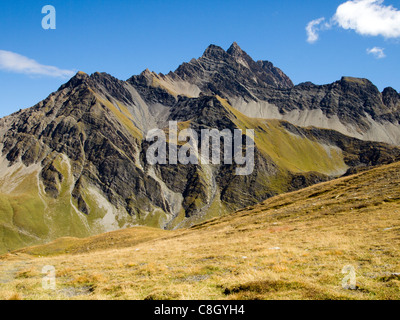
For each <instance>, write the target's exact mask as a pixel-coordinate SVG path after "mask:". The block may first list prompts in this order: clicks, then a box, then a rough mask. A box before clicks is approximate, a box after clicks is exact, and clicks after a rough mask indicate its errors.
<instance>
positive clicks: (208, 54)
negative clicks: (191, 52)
mask: <svg viewBox="0 0 400 320" xmlns="http://www.w3.org/2000/svg"><path fill="white" fill-rule="evenodd" d="M226 56H227V53H226V52H225V50H224V49H222V48H221V47H219V46H216V45H214V44H211V45H209V46H208V47H207V49H206V50H205V51H204V53H203V56H202V58H209V59H225V58H226Z"/></svg>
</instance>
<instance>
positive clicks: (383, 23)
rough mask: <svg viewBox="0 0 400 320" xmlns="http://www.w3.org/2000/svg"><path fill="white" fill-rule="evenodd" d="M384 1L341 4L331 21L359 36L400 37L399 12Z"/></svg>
mask: <svg viewBox="0 0 400 320" xmlns="http://www.w3.org/2000/svg"><path fill="white" fill-rule="evenodd" d="M383 2H384V0H353V1H347V2H345V3H343V4H341V5H340V6H339V7H338V8H337V11H336V14H335V16H334V17H333V20H334V22H335V23H337V24H338V25H339V26H340V27H341V28H343V29H351V30H355V31H356V32H357V33H359V34H361V35H367V36H383V37H385V38H397V37H400V11H399V10H397V9H396V8H394V7H393V6H385V5H384V4H383Z"/></svg>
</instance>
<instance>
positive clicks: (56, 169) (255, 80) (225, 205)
mask: <svg viewBox="0 0 400 320" xmlns="http://www.w3.org/2000/svg"><path fill="white" fill-rule="evenodd" d="M399 105H400V96H399V94H398V93H397V92H396V91H395V90H394V89H391V88H387V89H385V90H384V91H383V93H380V92H379V91H378V90H377V89H376V87H375V86H374V85H373V84H372V83H371V82H369V81H368V80H365V79H355V78H343V79H341V80H340V81H338V82H335V83H333V84H330V85H325V86H317V85H314V84H311V83H304V84H300V85H298V86H294V85H293V83H292V82H291V80H290V79H289V78H288V77H287V76H286V75H285V74H284V73H283V72H282V71H281V70H280V69H278V68H276V67H274V66H273V65H272V63H270V62H268V61H258V62H255V61H253V60H252V59H251V57H250V56H249V55H247V54H246V53H245V52H244V51H243V50H242V49H241V48H240V47H239V46H238V45H237V44H236V43H234V44H233V45H232V46H231V47H230V48H229V49H228V50H227V51H225V50H223V49H222V48H220V47H217V46H214V45H211V46H209V47H208V48H207V49H206V51H205V52H204V54H203V56H202V57H201V58H199V59H197V60H195V59H193V60H192V61H190V62H189V63H184V64H182V65H181V66H180V67H179V68H178V69H177V70H176V71H175V72H171V73H169V74H168V75H163V74H155V73H154V72H150V71H149V70H146V71H144V72H143V73H142V74H140V75H137V76H133V77H131V78H130V79H129V80H127V81H121V80H118V79H116V78H114V77H112V76H111V75H108V74H106V73H94V74H92V75H87V74H85V73H83V72H78V73H77V74H76V75H75V76H74V77H73V78H72V79H70V80H69V81H68V82H67V83H66V84H64V85H63V86H61V87H60V88H59V90H58V91H56V92H54V93H52V94H51V95H50V96H49V97H48V98H46V99H45V100H43V101H42V102H40V103H38V104H37V105H35V106H34V107H32V108H29V109H25V110H21V111H19V112H17V113H14V114H12V115H10V116H8V117H5V118H3V119H0V151H1V159H0V168H1V170H0V182H1V183H0V186H1V187H0V233H1V234H2V235H3V237H2V239H4V240H3V242H1V243H0V251H1V252H4V251H6V250H10V249H15V248H18V247H21V246H25V245H31V244H34V243H40V242H43V241H49V240H52V239H55V238H57V237H62V236H78V237H80V236H88V235H93V234H98V233H101V232H105V231H111V230H116V229H119V228H125V227H129V226H134V225H149V226H154V227H160V228H169V229H173V228H178V227H184V226H190V225H193V224H195V223H198V222H201V221H204V220H205V219H208V218H212V217H216V216H221V215H225V214H229V213H231V212H233V211H235V210H237V209H240V208H243V207H245V206H248V205H253V204H255V203H257V202H260V201H263V200H265V199H267V198H268V197H271V196H274V195H277V194H280V193H283V192H287V191H292V190H297V189H300V188H303V187H306V186H309V185H312V184H315V183H318V182H322V181H327V180H329V179H332V178H335V177H338V176H341V175H343V174H346V172H347V173H349V172H356V171H357V170H362V168H368V167H370V166H375V165H379V164H383V163H390V162H393V161H397V160H399V159H400V149H399V148H398V147H396V146H394V145H395V144H396V142H397V141H398V140H396V139H395V137H396V134H397V131H396V129H395V128H396V127H398V122H399ZM263 118H264V119H263ZM283 120H286V121H283ZM170 121H176V122H178V126H179V127H182V128H187V127H190V128H192V129H193V130H195V131H196V132H197V133H198V135H199V136H200V135H201V131H202V130H203V129H218V130H221V131H222V130H224V129H228V130H231V131H233V130H235V129H241V130H246V129H252V130H254V132H255V151H254V163H255V165H254V170H253V171H252V172H251V173H250V174H249V175H247V176H238V175H236V174H235V170H236V168H237V167H238V165H236V164H223V163H221V164H219V165H203V164H190V165H182V164H178V165H168V164H167V165H160V164H157V165H150V164H149V162H148V161H147V157H146V152H147V150H148V148H149V146H150V142H148V141H146V134H147V132H148V131H149V130H150V129H154V128H160V129H163V130H164V131H165V132H166V133H168V123H169V122H170ZM307 121H308V122H307ZM309 124H314V125H315V126H314V127H307V126H308V125H309ZM388 124H390V125H392V126H393V127H391V126H390V125H388ZM379 125H382V127H379ZM305 127H307V128H305ZM385 128H386V129H385ZM385 130H386V131H385ZM243 133H244V132H243ZM346 133H347V134H346ZM352 133H354V134H352ZM389 137H392V138H393V143H392V145H388V144H385V143H381V142H371V141H367V140H373V141H382V140H385V139H386V138H387V139H389ZM367 138H368V139H367ZM369 138H370V139H369ZM384 138H385V139H384ZM386 142H388V141H386ZM399 143H400V142H399ZM399 143H397V144H399ZM198 147H199V151H200V152H201V151H202V150H201V145H200V144H199V146H198ZM221 154H223V145H221ZM352 170H353V171H352Z"/></svg>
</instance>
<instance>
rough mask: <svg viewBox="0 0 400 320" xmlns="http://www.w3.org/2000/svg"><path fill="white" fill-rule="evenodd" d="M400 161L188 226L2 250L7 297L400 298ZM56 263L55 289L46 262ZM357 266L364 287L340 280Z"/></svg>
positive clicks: (0, 272) (0, 270) (0, 294)
mask: <svg viewBox="0 0 400 320" xmlns="http://www.w3.org/2000/svg"><path fill="white" fill-rule="evenodd" d="M399 183H400V164H392V165H389V166H384V167H380V168H376V169H373V170H371V171H367V172H363V173H360V174H358V175H355V176H351V177H346V178H341V179H338V180H335V181H332V182H328V183H323V184H319V185H316V186H313V187H310V188H307V189H304V190H300V191H297V192H294V193H290V194H285V195H280V196H277V197H274V198H271V199H269V200H267V201H265V202H264V203H261V204H259V205H256V206H253V207H250V208H246V209H244V210H241V211H240V212H237V213H235V214H234V215H231V216H226V217H223V218H219V219H213V220H211V221H208V222H205V223H203V224H200V225H197V226H194V227H193V228H190V229H184V230H177V231H161V230H157V229H151V228H133V229H127V230H121V231H117V232H112V233H108V234H104V235H100V236H96V237H92V238H88V239H72V238H67V239H60V240H58V241H55V242H53V243H51V244H48V245H43V246H37V247H32V248H26V249H23V250H19V251H17V252H14V253H11V254H7V255H4V256H2V257H0V298H1V299H9V298H10V297H18V298H24V299H399V298H400V274H399V273H400V260H399V253H400V252H399V251H400V223H399V222H400V188H399ZM46 265H53V266H54V267H55V269H56V275H57V278H56V285H57V287H56V290H44V289H43V288H42V277H43V274H41V270H42V267H43V266H46ZM346 265H351V266H353V267H354V268H355V271H356V276H357V287H356V289H355V290H346V289H343V288H342V279H343V277H344V276H345V274H342V269H343V267H344V266H346Z"/></svg>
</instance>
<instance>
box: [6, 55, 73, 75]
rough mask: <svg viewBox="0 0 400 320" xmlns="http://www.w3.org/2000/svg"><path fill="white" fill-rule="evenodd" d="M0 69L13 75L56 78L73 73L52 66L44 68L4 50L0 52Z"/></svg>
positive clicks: (33, 61)
mask: <svg viewBox="0 0 400 320" xmlns="http://www.w3.org/2000/svg"><path fill="white" fill-rule="evenodd" d="M0 69H1V70H5V71H10V72H15V73H24V74H29V75H42V76H49V77H56V78H68V77H71V76H73V75H74V73H75V72H74V71H72V70H62V69H59V68H57V67H53V66H45V65H42V64H40V63H38V62H36V61H35V60H33V59H30V58H27V57H25V56H22V55H20V54H18V53H14V52H11V51H4V50H0Z"/></svg>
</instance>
